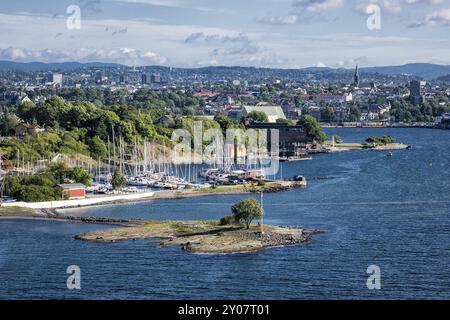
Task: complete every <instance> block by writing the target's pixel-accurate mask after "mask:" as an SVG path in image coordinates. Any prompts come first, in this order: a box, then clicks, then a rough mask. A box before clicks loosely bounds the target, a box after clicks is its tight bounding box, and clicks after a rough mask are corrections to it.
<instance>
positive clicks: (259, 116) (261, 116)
mask: <svg viewBox="0 0 450 320" xmlns="http://www.w3.org/2000/svg"><path fill="white" fill-rule="evenodd" d="M247 120H248V121H249V122H250V123H258V122H259V123H267V122H269V118H268V117H267V114H265V113H264V112H262V111H252V112H249V113H248V114H246V115H243V116H242V117H241V123H245V122H246V121H247Z"/></svg>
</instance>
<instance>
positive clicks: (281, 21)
mask: <svg viewBox="0 0 450 320" xmlns="http://www.w3.org/2000/svg"><path fill="white" fill-rule="evenodd" d="M297 20H298V17H297V15H289V16H283V17H272V18H261V19H257V20H256V21H257V22H260V23H267V24H272V25H286V24H295V23H296V22H297Z"/></svg>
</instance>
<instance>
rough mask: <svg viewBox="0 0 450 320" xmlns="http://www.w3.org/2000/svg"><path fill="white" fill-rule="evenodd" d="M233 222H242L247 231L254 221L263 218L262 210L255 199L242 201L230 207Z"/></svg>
mask: <svg viewBox="0 0 450 320" xmlns="http://www.w3.org/2000/svg"><path fill="white" fill-rule="evenodd" d="M231 212H232V214H233V218H234V221H236V222H244V223H245V225H246V227H247V229H250V224H251V223H252V221H253V220H254V219H259V218H261V217H262V216H263V214H264V210H263V209H262V208H261V205H260V204H259V202H258V201H256V200H255V199H244V200H241V201H239V202H238V203H236V204H235V205H233V206H232V207H231Z"/></svg>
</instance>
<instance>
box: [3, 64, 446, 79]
mask: <svg viewBox="0 0 450 320" xmlns="http://www.w3.org/2000/svg"><path fill="white" fill-rule="evenodd" d="M88 68H129V67H128V66H125V65H121V64H116V63H101V62H92V63H80V62H62V63H42V62H28V63H22V62H12V61H0V71H7V70H18V71H31V72H33V71H51V70H53V71H55V70H59V71H71V70H76V69H88ZM145 68H146V69H147V70H151V71H153V72H160V73H161V74H169V73H171V72H176V73H178V74H179V75H183V76H186V75H192V74H203V75H208V76H220V77H227V76H229V77H239V76H241V77H246V76H255V75H259V76H261V77H266V76H271V77H280V78H291V79H295V78H302V77H304V76H305V75H308V74H311V73H314V74H316V75H322V76H324V77H331V78H333V79H339V78H340V77H341V78H346V79H347V78H348V79H349V81H351V79H352V76H353V69H352V68H350V69H344V68H339V69H335V68H328V67H308V68H302V69H277V68H256V67H238V66H210V67H200V68H169V67H164V66H147V67H145ZM360 72H361V73H366V74H374V75H375V74H378V75H382V76H400V75H410V76H414V77H419V78H423V79H426V80H431V79H436V78H439V77H444V76H447V75H450V65H438V64H431V63H410V64H405V65H402V66H385V67H367V68H360Z"/></svg>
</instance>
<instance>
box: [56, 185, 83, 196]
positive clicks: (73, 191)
mask: <svg viewBox="0 0 450 320" xmlns="http://www.w3.org/2000/svg"><path fill="white" fill-rule="evenodd" d="M59 186H60V187H61V188H62V198H63V199H64V200H75V199H84V198H86V186H85V185H84V184H81V183H68V184H60V185H59Z"/></svg>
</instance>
